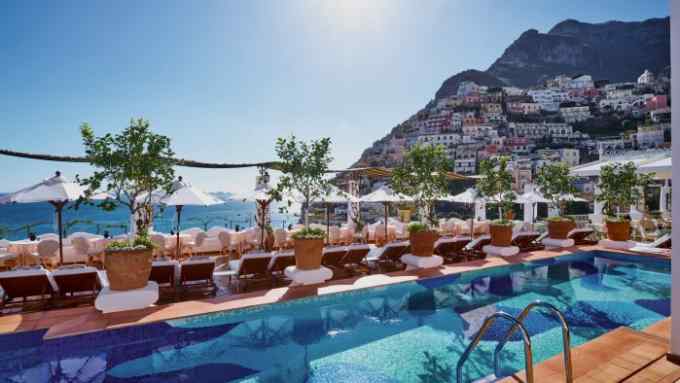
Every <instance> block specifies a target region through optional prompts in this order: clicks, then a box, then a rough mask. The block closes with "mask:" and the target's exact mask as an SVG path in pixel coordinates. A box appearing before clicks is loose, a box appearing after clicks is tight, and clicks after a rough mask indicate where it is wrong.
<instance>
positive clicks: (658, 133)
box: [635, 125, 664, 149]
mask: <svg viewBox="0 0 680 383" xmlns="http://www.w3.org/2000/svg"><path fill="white" fill-rule="evenodd" d="M635 141H636V142H637V147H638V148H639V149H649V148H656V147H658V146H661V145H663V143H664V132H663V127H661V126H659V125H647V126H638V128H637V133H636V134H635Z"/></svg>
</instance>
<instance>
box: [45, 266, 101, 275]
mask: <svg viewBox="0 0 680 383" xmlns="http://www.w3.org/2000/svg"><path fill="white" fill-rule="evenodd" d="M97 271H98V270H97V269H96V268H94V267H92V266H83V267H65V268H59V269H56V270H54V271H52V275H55V276H57V275H77V274H89V273H96V272H97Z"/></svg>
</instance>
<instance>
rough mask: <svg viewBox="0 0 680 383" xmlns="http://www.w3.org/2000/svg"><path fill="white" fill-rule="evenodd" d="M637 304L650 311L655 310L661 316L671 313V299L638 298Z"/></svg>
mask: <svg viewBox="0 0 680 383" xmlns="http://www.w3.org/2000/svg"><path fill="white" fill-rule="evenodd" d="M635 304H637V305H640V306H642V307H644V308H646V309H647V310H649V311H654V312H655V313H657V314H659V315H661V316H665V317H667V316H670V315H671V300H670V298H668V299H638V300H636V301H635Z"/></svg>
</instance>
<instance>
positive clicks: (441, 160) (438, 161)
mask: <svg viewBox="0 0 680 383" xmlns="http://www.w3.org/2000/svg"><path fill="white" fill-rule="evenodd" d="M448 171H449V162H448V160H447V158H446V152H445V151H444V147H443V146H442V145H436V146H430V145H415V146H413V147H412V148H411V149H410V150H409V151H408V152H406V155H405V156H404V161H403V162H402V163H401V165H400V166H398V167H397V168H395V169H394V171H393V173H392V187H393V188H394V191H396V192H397V193H401V194H406V195H409V196H412V197H413V199H414V201H415V204H416V207H417V208H419V209H421V211H423V212H424V213H425V217H423V218H424V220H425V223H426V224H427V225H428V226H432V225H434V224H435V219H436V213H435V203H436V202H437V200H439V199H440V198H442V197H444V196H445V195H446V193H447V192H448V178H447V173H448Z"/></svg>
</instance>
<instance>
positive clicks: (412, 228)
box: [408, 222, 428, 234]
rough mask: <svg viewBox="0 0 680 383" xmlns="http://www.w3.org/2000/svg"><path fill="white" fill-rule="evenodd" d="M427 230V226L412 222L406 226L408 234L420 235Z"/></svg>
mask: <svg viewBox="0 0 680 383" xmlns="http://www.w3.org/2000/svg"><path fill="white" fill-rule="evenodd" d="M427 230H428V228H427V225H425V224H424V223H420V222H412V223H410V224H409V225H408V232H409V233H410V234H414V233H420V232H423V231H427Z"/></svg>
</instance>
